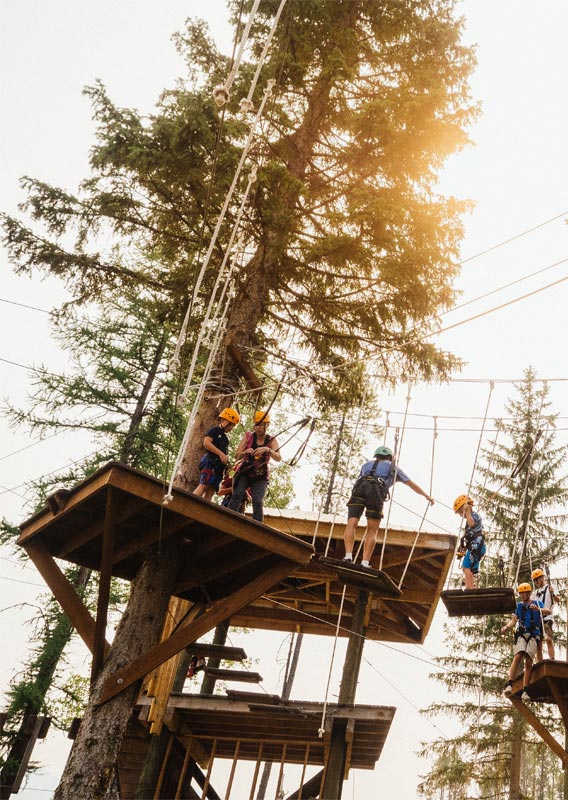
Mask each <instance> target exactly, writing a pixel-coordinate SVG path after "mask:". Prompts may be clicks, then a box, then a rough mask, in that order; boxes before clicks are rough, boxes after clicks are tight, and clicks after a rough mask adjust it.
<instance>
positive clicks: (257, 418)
mask: <svg viewBox="0 0 568 800" xmlns="http://www.w3.org/2000/svg"><path fill="white" fill-rule="evenodd" d="M252 421H253V422H254V424H255V425H259V424H260V423H263V422H264V424H265V425H268V423H269V422H270V417H269V415H268V411H255V412H254V417H253V419H252Z"/></svg>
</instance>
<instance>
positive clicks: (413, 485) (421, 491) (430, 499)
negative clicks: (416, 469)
mask: <svg viewBox="0 0 568 800" xmlns="http://www.w3.org/2000/svg"><path fill="white" fill-rule="evenodd" d="M404 485H405V486H408V487H409V488H410V489H412V491H413V492H416V494H421V495H422V497H425V498H426V500H428V502H429V503H430V505H431V506H433V505H434V498H433V497H430V495H429V494H427V493H426V492H425V491H424V489H422V488H421V487H420V486H418V484H417V483H414V481H411V480H408V481H405V483H404Z"/></svg>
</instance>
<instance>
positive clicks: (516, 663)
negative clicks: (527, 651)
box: [509, 653, 524, 681]
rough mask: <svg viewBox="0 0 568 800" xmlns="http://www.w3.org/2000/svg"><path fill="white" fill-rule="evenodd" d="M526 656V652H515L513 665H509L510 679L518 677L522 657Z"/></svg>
mask: <svg viewBox="0 0 568 800" xmlns="http://www.w3.org/2000/svg"><path fill="white" fill-rule="evenodd" d="M523 656H524V653H515V655H514V656H513V660H512V662H511V666H510V667H509V680H510V681H514V680H515V678H516V677H517V672H518V671H519V664H520V663H521V659H522V657H523Z"/></svg>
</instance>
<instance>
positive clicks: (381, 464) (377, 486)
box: [343, 446, 434, 567]
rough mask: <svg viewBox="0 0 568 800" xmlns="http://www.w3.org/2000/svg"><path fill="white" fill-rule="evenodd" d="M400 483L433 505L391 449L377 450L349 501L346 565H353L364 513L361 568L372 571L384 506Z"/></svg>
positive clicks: (364, 468)
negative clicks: (357, 533)
mask: <svg viewBox="0 0 568 800" xmlns="http://www.w3.org/2000/svg"><path fill="white" fill-rule="evenodd" d="M395 481H400V482H401V483H404V484H405V485H406V486H408V487H409V488H410V489H412V491H414V492H416V493H417V494H420V495H422V497H425V498H426V500H428V502H429V503H430V505H434V499H433V498H432V497H430V495H429V494H427V493H426V492H425V491H424V489H421V488H420V486H418V484H416V483H414V481H411V480H410V478H409V477H408V475H407V474H406V473H405V472H403V471H402V470H401V469H400V467H398V466H397V465H396V464H395V463H394V461H393V460H392V450H391V449H390V448H389V447H384V446H381V447H377V449H376V450H375V453H374V458H373V460H372V461H367V462H366V463H365V464H363V466H362V467H361V471H360V473H359V477H358V479H357V481H356V482H355V485H354V486H353V489H352V490H351V497H350V498H349V500H348V501H347V526H346V528H345V533H344V534H343V541H344V543H345V557H344V559H343V563H344V564H345V565H350V564H353V546H354V544H355V532H356V530H357V524H358V522H359V520H360V519H361V515H362V514H363V511H365V516H366V518H367V535H366V537H365V544H364V546H363V559H362V561H361V566H362V567H369V562H370V560H371V556H372V555H373V550H374V549H375V542H376V540H377V533H378V531H379V522H380V521H381V519H382V516H383V505H384V502H385V500H386V499H387V496H388V492H389V489H390V488H391V486H392V485H393V484H394V483H395Z"/></svg>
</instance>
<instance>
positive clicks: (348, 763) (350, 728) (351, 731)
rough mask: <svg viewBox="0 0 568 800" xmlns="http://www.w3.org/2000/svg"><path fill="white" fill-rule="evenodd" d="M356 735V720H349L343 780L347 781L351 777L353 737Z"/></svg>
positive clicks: (346, 731)
mask: <svg viewBox="0 0 568 800" xmlns="http://www.w3.org/2000/svg"><path fill="white" fill-rule="evenodd" d="M354 733H355V720H354V719H353V718H352V717H351V719H348V720H347V728H346V729H345V742H346V744H347V752H346V753H345V772H344V775H343V780H344V781H346V780H347V778H348V777H349V770H350V768H351V753H352V751H353V735H354Z"/></svg>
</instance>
